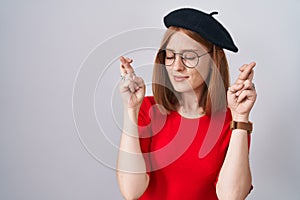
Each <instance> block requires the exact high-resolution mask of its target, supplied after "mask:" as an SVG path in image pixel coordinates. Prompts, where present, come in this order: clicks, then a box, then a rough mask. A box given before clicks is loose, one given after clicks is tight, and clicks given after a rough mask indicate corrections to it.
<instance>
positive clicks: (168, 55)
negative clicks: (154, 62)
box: [158, 49, 211, 68]
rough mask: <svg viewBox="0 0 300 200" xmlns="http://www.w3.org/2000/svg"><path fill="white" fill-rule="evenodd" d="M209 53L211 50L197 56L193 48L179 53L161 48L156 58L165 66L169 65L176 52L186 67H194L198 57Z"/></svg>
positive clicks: (173, 59) (172, 61)
mask: <svg viewBox="0 0 300 200" xmlns="http://www.w3.org/2000/svg"><path fill="white" fill-rule="evenodd" d="M209 53H211V51H209V52H206V53H204V54H202V55H200V56H199V55H198V54H197V53H196V52H195V51H193V50H184V51H182V52H181V53H178V52H175V51H173V50H170V49H161V50H159V52H158V58H159V61H160V62H161V63H164V64H165V65H166V66H171V65H172V64H173V63H174V62H175V59H176V54H178V55H179V56H180V58H181V61H182V63H183V64H184V65H185V66H186V67H187V68H195V67H196V66H197V65H198V62H199V58H200V57H202V56H204V55H206V54H209Z"/></svg>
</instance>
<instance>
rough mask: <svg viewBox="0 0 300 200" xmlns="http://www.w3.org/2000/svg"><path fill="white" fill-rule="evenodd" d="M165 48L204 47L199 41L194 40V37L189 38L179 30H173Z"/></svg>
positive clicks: (177, 49)
mask: <svg viewBox="0 0 300 200" xmlns="http://www.w3.org/2000/svg"><path fill="white" fill-rule="evenodd" d="M167 48H168V49H172V50H175V51H179V50H184V49H195V50H196V49H199V50H201V49H204V47H203V46H202V45H201V44H200V43H199V42H197V41H195V40H194V39H192V38H190V37H189V36H187V35H186V34H184V33H183V32H180V31H177V32H175V33H174V34H173V35H172V36H171V38H170V40H169V42H168V44H167Z"/></svg>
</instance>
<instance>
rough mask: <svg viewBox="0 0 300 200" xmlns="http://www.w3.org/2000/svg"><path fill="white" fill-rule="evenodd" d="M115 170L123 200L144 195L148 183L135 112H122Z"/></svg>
mask: <svg viewBox="0 0 300 200" xmlns="http://www.w3.org/2000/svg"><path fill="white" fill-rule="evenodd" d="M117 168H118V169H117V176H118V182H119V185H120V189H121V192H122V194H123V196H124V197H125V199H137V198H138V197H139V196H141V195H142V194H143V193H144V191H145V190H146V188H147V186H148V182H149V177H148V175H147V173H146V165H145V160H144V158H143V155H142V152H141V149H140V143H139V139H138V128H137V111H131V112H127V111H125V112H124V125H123V133H122V136H121V141H120V150H119V156H118V163H117Z"/></svg>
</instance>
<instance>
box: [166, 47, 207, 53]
mask: <svg viewBox="0 0 300 200" xmlns="http://www.w3.org/2000/svg"><path fill="white" fill-rule="evenodd" d="M166 50H171V51H174V52H178V53H180V52H184V51H205V49H181V50H180V51H175V50H174V49H171V48H166Z"/></svg>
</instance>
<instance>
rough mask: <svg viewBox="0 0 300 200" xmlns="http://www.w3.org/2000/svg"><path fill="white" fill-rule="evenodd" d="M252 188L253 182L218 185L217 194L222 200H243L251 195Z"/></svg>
mask: <svg viewBox="0 0 300 200" xmlns="http://www.w3.org/2000/svg"><path fill="white" fill-rule="evenodd" d="M225 184H226V183H225ZM251 187H252V184H251V180H249V181H245V182H241V183H236V184H232V185H228V184H226V185H224V183H223V184H222V183H217V186H216V193H217V196H218V199H220V200H243V199H246V197H247V196H248V194H249V193H250V191H251Z"/></svg>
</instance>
